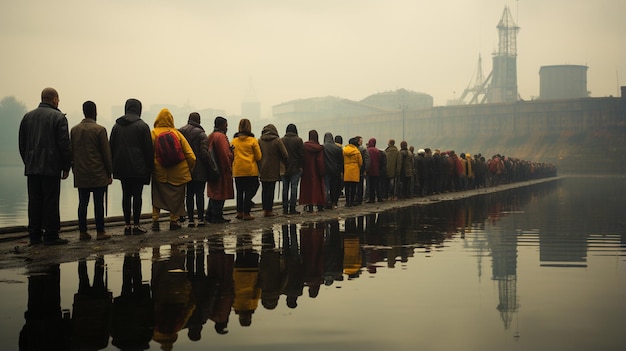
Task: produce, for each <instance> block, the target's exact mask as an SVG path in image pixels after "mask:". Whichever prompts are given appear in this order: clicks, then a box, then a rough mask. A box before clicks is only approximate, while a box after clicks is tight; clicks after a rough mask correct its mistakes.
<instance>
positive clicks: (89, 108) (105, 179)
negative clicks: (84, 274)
mask: <svg viewBox="0 0 626 351" xmlns="http://www.w3.org/2000/svg"><path fill="white" fill-rule="evenodd" d="M83 114H84V115H85V118H84V119H83V120H82V121H81V122H80V123H79V124H77V125H75V126H74V127H73V128H72V130H71V131H70V140H71V142H72V157H73V162H72V172H73V173H74V187H75V188H78V231H79V232H80V234H79V239H80V240H89V239H91V235H90V234H89V233H88V232H87V207H88V205H89V197H90V195H91V194H92V193H93V206H94V218H95V219H96V233H97V236H96V240H106V239H110V238H111V235H109V234H107V233H106V232H105V230H104V194H105V193H106V191H107V187H108V186H109V184H111V183H112V182H113V178H111V174H112V172H113V161H112V158H111V147H110V146H109V137H108V135H107V130H106V128H104V127H103V126H101V125H99V124H98V123H97V122H96V116H97V115H98V113H97V111H96V104H95V103H94V102H93V101H85V103H83Z"/></svg>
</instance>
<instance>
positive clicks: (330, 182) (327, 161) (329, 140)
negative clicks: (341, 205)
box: [323, 133, 343, 209]
mask: <svg viewBox="0 0 626 351" xmlns="http://www.w3.org/2000/svg"><path fill="white" fill-rule="evenodd" d="M323 146H324V165H325V168H326V173H325V174H324V188H325V189H326V208H328V209H331V208H337V202H338V201H339V195H340V194H341V179H342V176H341V175H342V173H343V150H342V149H341V147H340V146H339V145H337V144H336V143H335V140H334V139H333V135H332V134H331V133H326V134H324V145H323Z"/></svg>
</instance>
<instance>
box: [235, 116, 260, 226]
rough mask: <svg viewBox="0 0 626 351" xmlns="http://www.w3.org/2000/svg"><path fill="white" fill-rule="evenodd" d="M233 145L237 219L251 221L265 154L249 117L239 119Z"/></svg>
mask: <svg viewBox="0 0 626 351" xmlns="http://www.w3.org/2000/svg"><path fill="white" fill-rule="evenodd" d="M232 146H233V154H234V160H233V177H234V178H235V186H236V187H237V216H236V217H235V218H237V219H243V220H245V221H249V220H252V219H254V217H252V216H251V215H250V210H251V207H252V198H253V197H254V195H256V192H257V190H258V189H259V167H258V162H259V161H261V157H262V156H263V154H262V153H261V148H260V147H259V142H258V141H257V139H256V138H255V137H254V134H252V124H251V123H250V120H249V119H247V118H242V119H241V120H240V121H239V129H238V132H237V133H235V136H234V137H233V141H232Z"/></svg>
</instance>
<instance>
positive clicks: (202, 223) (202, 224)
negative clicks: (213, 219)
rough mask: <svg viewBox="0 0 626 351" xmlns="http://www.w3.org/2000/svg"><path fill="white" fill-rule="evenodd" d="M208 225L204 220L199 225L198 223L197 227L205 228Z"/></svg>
mask: <svg viewBox="0 0 626 351" xmlns="http://www.w3.org/2000/svg"><path fill="white" fill-rule="evenodd" d="M205 225H206V223H205V222H204V220H199V221H198V223H196V227H204V226H205Z"/></svg>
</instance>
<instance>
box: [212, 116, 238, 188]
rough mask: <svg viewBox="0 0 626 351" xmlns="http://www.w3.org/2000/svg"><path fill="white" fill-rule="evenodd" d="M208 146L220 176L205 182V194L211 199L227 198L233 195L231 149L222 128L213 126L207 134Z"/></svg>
mask: <svg viewBox="0 0 626 351" xmlns="http://www.w3.org/2000/svg"><path fill="white" fill-rule="evenodd" d="M209 147H210V148H213V152H214V153H215V158H216V159H217V163H218V165H219V169H220V177H219V179H217V180H215V181H208V182H207V191H206V193H207V196H208V197H209V198H211V199H213V200H228V199H233V198H234V197H235V189H234V187H233V159H234V156H233V151H232V149H231V148H230V142H229V141H228V137H227V136H226V134H225V133H224V131H223V130H220V129H218V128H215V129H214V130H213V133H211V134H209Z"/></svg>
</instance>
